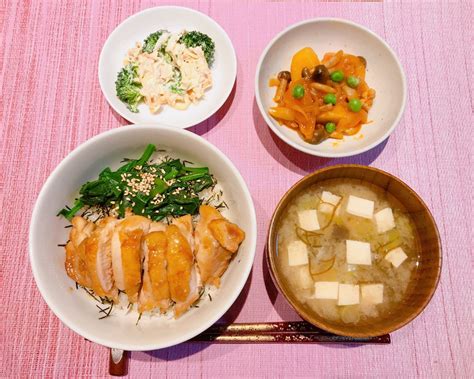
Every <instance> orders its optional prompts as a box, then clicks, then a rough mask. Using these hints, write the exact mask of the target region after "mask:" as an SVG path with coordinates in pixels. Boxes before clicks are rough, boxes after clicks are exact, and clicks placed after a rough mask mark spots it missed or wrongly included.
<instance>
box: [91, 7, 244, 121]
mask: <svg viewBox="0 0 474 379" xmlns="http://www.w3.org/2000/svg"><path fill="white" fill-rule="evenodd" d="M159 29H167V30H169V31H170V32H180V31H183V30H189V31H191V30H197V31H200V32H202V33H206V34H207V35H209V37H211V38H212V39H213V40H214V43H215V55H214V56H215V59H214V63H213V65H212V67H211V72H212V80H213V84H212V87H211V88H209V89H208V90H207V91H206V93H205V96H204V98H203V99H201V100H200V101H199V102H198V103H197V104H191V105H190V106H189V108H188V109H186V110H177V109H174V108H172V107H170V106H163V107H162V108H161V110H160V111H159V112H158V113H156V114H153V113H151V112H150V110H149V108H148V106H147V105H146V104H141V105H140V106H139V107H138V109H139V112H138V113H133V112H130V111H129V110H128V109H127V107H126V105H125V104H124V103H122V102H121V101H120V100H119V98H118V97H117V95H116V91H115V81H116V80H117V73H118V72H119V71H120V70H121V69H122V67H123V64H122V63H123V60H124V58H125V56H126V54H127V51H128V50H129V49H131V48H132V47H134V46H135V43H136V42H137V41H143V40H144V39H145V38H146V37H147V36H148V35H149V34H150V33H153V32H156V31H157V30H159ZM236 75H237V58H236V56H235V50H234V47H233V46H232V42H231V40H230V38H229V36H228V35H227V33H226V32H225V31H224V29H222V27H221V26H220V25H219V24H218V23H217V22H215V21H214V20H213V19H211V18H210V17H208V16H206V15H205V14H203V13H200V12H198V11H195V10H193V9H189V8H184V7H175V6H164V7H155V8H149V9H145V10H144V11H141V12H139V13H136V14H134V15H133V16H130V17H129V18H127V19H126V20H125V21H123V22H122V23H121V24H120V25H119V26H117V27H116V28H115V30H114V31H113V32H112V33H111V34H110V36H109V38H108V39H107V41H106V42H105V44H104V47H103V48H102V51H101V53H100V58H99V83H100V88H101V89H102V92H103V94H104V96H105V98H106V99H107V101H108V102H109V104H110V106H111V107H112V108H113V109H114V110H115V111H116V112H117V113H118V114H120V115H121V116H122V117H123V118H125V119H127V120H128V121H130V122H132V123H134V124H147V125H150V124H156V123H160V124H162V125H169V126H174V127H177V128H188V127H191V126H193V125H197V124H199V123H200V122H201V121H204V120H206V119H207V118H209V117H210V116H211V115H213V114H214V113H215V112H216V111H217V110H218V109H219V108H220V107H221V106H222V105H223V104H224V102H225V101H226V100H227V98H228V97H229V95H230V93H231V91H232V88H233V86H234V82H235V78H236Z"/></svg>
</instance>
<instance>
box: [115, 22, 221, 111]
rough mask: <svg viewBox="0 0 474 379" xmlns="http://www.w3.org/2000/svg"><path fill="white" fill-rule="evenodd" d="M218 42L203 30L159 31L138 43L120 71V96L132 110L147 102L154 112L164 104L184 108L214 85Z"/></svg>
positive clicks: (199, 98)
mask: <svg viewBox="0 0 474 379" xmlns="http://www.w3.org/2000/svg"><path fill="white" fill-rule="evenodd" d="M214 49H215V46H214V42H213V41H212V39H211V38H210V37H209V36H208V35H206V34H203V33H201V32H197V31H191V32H187V31H184V32H180V33H170V32H168V31H166V30H159V31H157V32H155V33H152V34H150V35H149V36H148V37H147V38H146V39H145V40H144V42H143V43H141V42H137V43H136V45H135V47H134V48H132V49H130V50H129V51H128V53H127V55H126V57H125V59H124V62H123V64H124V67H123V69H122V70H121V71H120V72H119V73H118V76H117V81H116V83H115V84H116V90H117V96H118V98H119V99H120V100H121V101H123V102H124V103H125V104H127V107H128V109H129V110H130V111H132V112H138V111H139V110H138V105H139V104H140V103H145V104H147V105H148V107H149V109H150V111H151V112H152V113H157V112H158V111H159V110H160V109H161V107H162V105H169V106H171V107H173V108H176V109H180V110H184V109H187V108H188V107H189V106H190V104H192V103H196V102H198V101H199V100H201V99H202V98H203V97H204V95H205V92H206V90H207V89H208V88H210V87H211V86H212V74H211V70H210V66H211V65H212V62H213V59H214Z"/></svg>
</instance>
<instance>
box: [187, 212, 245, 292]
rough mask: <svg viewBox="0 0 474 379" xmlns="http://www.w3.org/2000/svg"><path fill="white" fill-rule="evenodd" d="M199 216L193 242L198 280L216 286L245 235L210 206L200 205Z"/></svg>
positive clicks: (218, 284)
mask: <svg viewBox="0 0 474 379" xmlns="http://www.w3.org/2000/svg"><path fill="white" fill-rule="evenodd" d="M199 214H200V216H201V217H200V219H199V222H198V223H197V226H196V241H195V242H196V261H197V265H198V267H199V272H200V274H201V280H202V282H203V283H204V284H210V285H214V286H216V287H219V286H220V277H221V276H222V274H223V273H224V272H225V271H226V270H227V267H228V266H229V263H230V260H231V259H232V256H233V254H234V253H235V252H236V251H237V249H238V247H239V245H240V243H241V242H242V241H243V239H244V238H245V233H244V232H243V231H242V230H241V229H240V228H239V227H238V226H237V225H235V224H232V223H231V222H229V221H227V220H226V219H225V218H224V217H223V216H222V215H221V214H220V212H219V211H218V210H217V209H215V208H213V207H211V206H209V205H201V207H200V208H199Z"/></svg>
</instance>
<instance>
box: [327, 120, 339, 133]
mask: <svg viewBox="0 0 474 379" xmlns="http://www.w3.org/2000/svg"><path fill="white" fill-rule="evenodd" d="M324 128H325V129H326V132H328V133H332V132H334V131H335V130H336V124H335V123H334V122H328V123H327V124H326V125H324Z"/></svg>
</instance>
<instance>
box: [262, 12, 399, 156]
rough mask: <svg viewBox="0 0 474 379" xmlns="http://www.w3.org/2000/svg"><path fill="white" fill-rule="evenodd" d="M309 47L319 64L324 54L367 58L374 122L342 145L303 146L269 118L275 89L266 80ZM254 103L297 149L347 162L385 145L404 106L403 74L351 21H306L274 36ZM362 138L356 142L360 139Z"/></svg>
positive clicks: (385, 51) (391, 56)
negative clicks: (345, 158)
mask: <svg viewBox="0 0 474 379" xmlns="http://www.w3.org/2000/svg"><path fill="white" fill-rule="evenodd" d="M306 46H309V47H312V48H313V49H314V51H315V52H316V53H317V54H318V56H319V57H320V59H321V58H322V56H323V55H324V54H325V53H326V52H330V51H337V50H340V49H342V50H344V52H346V53H350V54H354V55H361V56H364V57H365V58H366V59H367V76H366V80H367V83H368V84H369V85H370V87H372V88H374V89H375V90H376V91H377V95H376V99H375V101H374V105H373V106H372V109H371V110H370V112H369V120H373V122H372V123H370V124H367V125H364V126H363V127H362V129H361V131H360V132H359V133H358V134H357V135H355V136H348V137H345V138H344V140H343V141H341V142H339V141H337V143H336V146H334V142H336V140H333V139H329V140H326V141H324V142H323V143H321V144H319V145H312V144H309V143H307V142H305V141H303V140H302V139H301V138H300V137H299V135H298V134H297V132H295V131H293V130H290V129H289V128H287V127H285V126H282V125H279V124H278V122H276V121H275V120H274V119H273V118H272V117H271V116H270V115H269V114H268V109H269V108H270V107H272V106H274V104H275V103H274V102H273V100H272V98H273V96H274V95H275V88H274V87H272V88H270V87H269V86H268V81H269V79H270V78H272V77H275V76H276V75H277V74H278V72H280V71H282V70H288V71H289V68H290V63H291V58H292V56H293V55H294V54H295V53H296V52H297V51H298V50H300V49H302V48H303V47H306ZM255 98H256V101H257V104H258V107H259V109H260V112H261V113H262V116H263V118H264V119H265V121H266V122H267V124H268V126H269V127H270V128H271V129H272V130H273V132H274V133H275V134H276V135H277V136H278V137H280V138H281V139H282V140H283V141H285V142H286V143H287V144H289V145H291V146H293V147H294V148H295V149H298V150H300V151H303V152H305V153H308V154H311V155H317V156H320V157H333V158H335V157H346V156H350V155H356V154H359V153H363V152H365V151H367V150H369V149H371V148H373V147H375V146H376V145H378V144H380V143H381V142H383V141H384V140H385V139H386V138H387V137H388V136H389V135H390V133H391V132H392V131H393V129H394V128H395V126H396V125H397V123H398V122H399V120H400V118H401V116H402V114H403V110H404V108H405V101H406V83H405V74H404V73H403V69H402V67H401V65H400V62H399V60H398V58H397V57H396V56H395V53H394V52H393V50H392V49H391V48H390V47H389V46H388V45H387V44H386V43H385V42H384V41H383V40H382V39H381V38H380V37H379V36H377V35H376V34H375V33H373V32H371V31H370V30H368V29H367V28H364V27H363V26H361V25H357V24H355V23H353V22H350V21H346V20H339V19H332V18H319V19H313V20H307V21H303V22H300V23H298V24H295V25H292V26H290V27H289V28H287V29H286V30H284V31H282V32H281V33H280V34H278V35H277V36H276V37H275V38H274V39H273V40H272V41H271V42H270V43H269V44H268V46H267V47H266V48H265V50H264V51H263V53H262V55H261V57H260V61H259V63H258V65H257V71H256V75H255ZM361 134H362V135H363V138H360V137H361V136H360V135H361Z"/></svg>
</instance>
